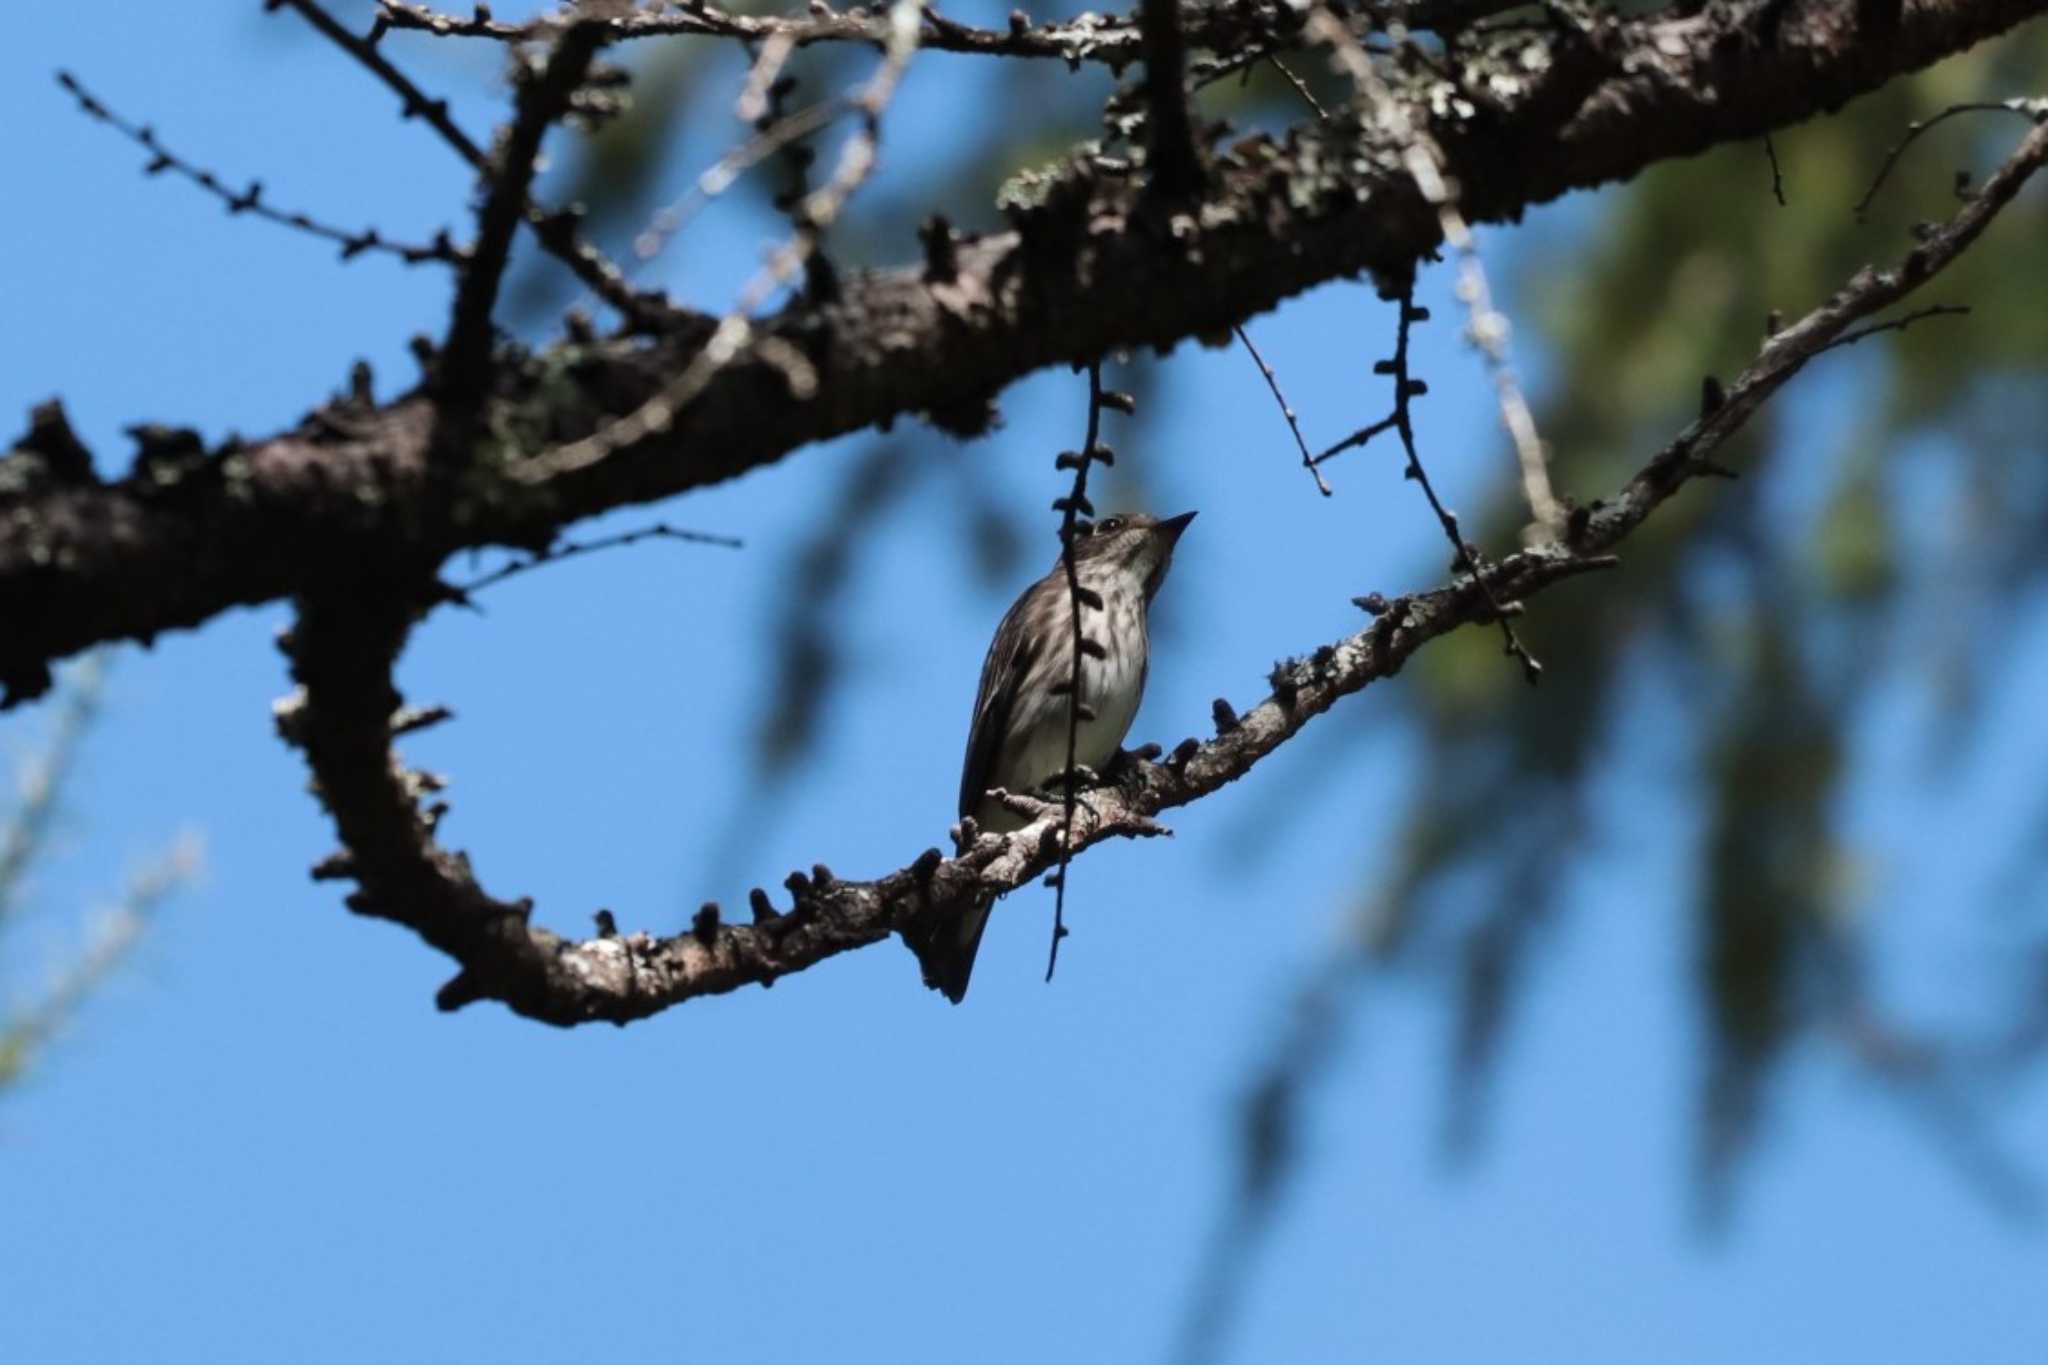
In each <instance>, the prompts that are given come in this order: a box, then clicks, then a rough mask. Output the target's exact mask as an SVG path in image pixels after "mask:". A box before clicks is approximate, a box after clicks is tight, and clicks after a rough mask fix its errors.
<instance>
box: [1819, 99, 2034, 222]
mask: <svg viewBox="0 0 2048 1365" xmlns="http://www.w3.org/2000/svg"><path fill="white" fill-rule="evenodd" d="M1958 114H2018V115H2020V116H2021V117H2023V118H2025V119H2026V120H2027V121H2028V122H2030V123H2035V124H2039V123H2041V122H2043V121H2044V120H2048V98H2043V97H2041V96H2035V97H2034V98H2031V99H2028V98H2022V97H2015V98H2013V99H2009V100H1997V101H1994V102H1990V103H1969V104H1951V105H1950V106H1949V107H1948V108H1946V109H1944V110H1942V111H1941V112H1940V113H1938V114H1936V115H1935V116H1934V117H1933V118H1928V119H1922V120H1920V121H1919V122H1917V123H1909V124H1907V125H1906V135H1905V136H1904V137H1902V138H1900V139H1899V140H1898V141H1897V142H1896V143H1894V144H1892V147H1891V150H1889V151H1887V152H1886V153H1885V154H1884V160H1883V161H1882V162H1881V163H1879V165H1878V168H1877V175H1876V177H1875V178H1874V179H1872V180H1871V182H1870V188H1869V189H1867V190H1865V191H1864V192H1863V197H1862V198H1861V199H1858V200H1857V201H1856V218H1857V221H1859V222H1861V221H1862V220H1863V219H1864V217H1865V216H1866V215H1867V214H1868V213H1869V212H1870V204H1871V201H1872V200H1874V199H1876V198H1877V192H1878V191H1879V190H1880V189H1882V188H1883V187H1884V182H1885V180H1886V179H1887V178H1888V177H1890V175H1891V173H1892V168H1893V167H1894V166H1897V165H1898V164H1899V158H1900V157H1902V156H1904V155H1905V154H1906V149H1907V148H1908V147H1911V146H1912V145H1913V144H1914V143H1915V142H1918V141H1919V140H1920V135H1921V134H1922V133H1925V132H1927V131H1929V130H1930V129H1932V128H1935V127H1937V126H1939V125H1940V124H1943V123H1946V122H1948V121H1949V120H1950V119H1952V118H1954V117H1955V116H1956V115H1958Z"/></svg>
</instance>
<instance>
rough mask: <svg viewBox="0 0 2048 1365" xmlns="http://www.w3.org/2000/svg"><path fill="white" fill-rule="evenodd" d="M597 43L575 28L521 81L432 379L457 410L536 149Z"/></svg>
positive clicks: (474, 365) (478, 362)
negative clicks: (451, 398)
mask: <svg viewBox="0 0 2048 1365" xmlns="http://www.w3.org/2000/svg"><path fill="white" fill-rule="evenodd" d="M601 41H602V40H601V35H600V32H599V30H598V29H597V28H596V27H595V26H594V25H589V24H578V25H574V26H572V27H570V28H569V29H567V30H566V31H564V32H563V34H562V36H561V39H560V40H559V41H558V42H557V43H556V44H555V50H554V52H553V53H552V54H551V55H550V56H549V58H548V63H547V66H546V67H545V68H544V69H543V70H541V71H540V72H538V73H534V72H530V71H523V72H522V73H521V78H520V81H519V95H518V102H517V112H516V113H515V114H514V116H513V120H512V126H511V128H510V130H509V131H508V132H507V133H506V134H505V136H504V137H503V138H502V139H501V140H500V143H499V152H498V156H497V159H496V162H495V164H493V165H492V166H491V168H490V169H489V170H488V171H487V172H485V174H484V184H485V185H486V186H487V190H486V192H485V195H484V202H483V205H482V207H480V208H479V209H478V210H477V215H476V220H477V233H476V245H475V247H474V248H473V249H472V250H471V251H470V256H469V264H468V266H467V267H465V268H464V270H463V272H462V285H461V287H460V288H459V289H457V290H456V292H455V307H454V311H453V315H452V316H451V318H450V319H449V323H448V338H447V341H446V342H445V343H444V344H443V346H442V348H441V355H440V361H439V364H438V365H437V366H436V367H435V372H434V378H435V381H436V385H437V387H438V388H439V389H440V391H441V392H442V393H443V394H446V395H452V396H454V397H455V398H457V399H458V400H459V401H460V402H462V403H464V404H468V405H472V406H473V405H474V404H475V403H477V402H480V401H481V400H482V397H483V394H482V390H483V388H484V381H485V379H486V378H487V376H488V375H489V372H490V363H491V313H492V311H493V310H494V309H495V308H496V307H497V301H498V286H499V285H500V284H501V283H502V282H503V280H504V278H505V267H506V265H507V263H508V262H509V261H510V260H511V255H512V234H513V233H515V232H517V231H518V230H519V224H520V221H521V220H522V219H523V218H524V217H525V216H526V209H527V206H528V202H529V201H528V191H529V190H530V189H531V188H532V186H533V177H534V174H535V171H536V170H537V168H538V166H539V164H540V149H541V142H542V140H543V139H544V138H545V137H546V136H547V131H548V129H549V128H550V127H552V126H553V125H554V123H555V121H556V120H557V119H559V118H560V117H561V116H562V114H563V111H564V110H566V109H567V108H568V106H569V101H570V100H571V99H572V98H574V96H575V94H576V91H577V88H578V87H579V86H581V85H582V84H583V80H584V77H586V76H587V75H588V74H589V73H590V64H591V63H592V62H593V61H595V60H596V58H597V50H598V47H599V45H600V43H601Z"/></svg>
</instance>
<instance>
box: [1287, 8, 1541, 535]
mask: <svg viewBox="0 0 2048 1365" xmlns="http://www.w3.org/2000/svg"><path fill="white" fill-rule="evenodd" d="M1306 31H1307V32H1308V34H1309V36H1310V37H1311V38H1312V39H1313V40H1314V41H1317V42H1320V43H1324V44H1326V45H1328V46H1329V48H1330V49H1331V51H1332V53H1333V54H1334V55H1335V58H1336V62H1337V65H1338V66H1339V67H1340V68H1342V70H1343V71H1344V72H1345V74H1347V75H1348V76H1350V78H1351V83H1352V87H1353V89H1354V90H1355V91H1356V92H1357V95H1358V97H1359V99H1360V101H1361V102H1362V103H1363V104H1364V106H1365V108H1364V110H1363V112H1364V113H1366V114H1368V115H1370V117H1371V121H1372V126H1373V127H1375V128H1377V129H1378V131H1379V132H1380V133H1382V134H1383V135H1384V136H1386V137H1387V138H1388V139H1389V140H1390V141H1391V142H1392V143H1393V144H1394V146H1395V147H1396V148H1397V149H1398V150H1399V152H1400V154H1401V158H1402V163H1403V165H1404V166H1405V167H1406V169H1407V171H1408V174H1409V176H1410V177H1411V178H1412V179H1413V180H1414V181H1415V188H1416V190H1417V191H1418V192H1420V193H1421V195H1422V197H1423V199H1424V200H1425V201H1426V202H1427V203H1429V204H1430V205H1431V206H1432V207H1433V208H1435V210H1436V215H1437V224H1438V227H1439V229H1440V230H1441V231H1442V233H1443V237H1444V240H1445V241H1446V242H1448V243H1450V245H1451V248H1452V249H1453V250H1454V251H1456V252H1457V253H1458V297H1459V299H1460V300H1461V301H1463V303H1464V304H1465V308H1466V311H1467V314H1468V316H1469V319H1470V321H1469V325H1468V329H1467V336H1468V337H1469V338H1470V339H1471V341H1472V343H1473V345H1475V346H1477V347H1478V348H1479V352H1480V354H1481V355H1483V356H1485V358H1486V363H1487V368H1488V369H1489V370H1491V371H1492V373H1493V382H1494V389H1495V391H1496V393H1497V395H1498V397H1499V399H1500V415H1501V422H1502V424H1503V425H1505V426H1506V427H1507V429H1508V436H1509V438H1510V439H1511V440H1512V441H1513V443H1514V447H1515V457H1516V461H1517V463H1518V464H1519V465H1520V466H1521V473H1522V492H1523V496H1524V497H1526V498H1527V500H1528V503H1529V513H1530V515H1531V517H1533V518H1534V522H1535V525H1536V527H1537V528H1538V531H1539V534H1540V535H1541V536H1542V537H1543V538H1546V539H1552V540H1554V539H1556V538H1557V536H1558V534H1559V533H1560V532H1561V530H1562V528H1563V525H1564V510H1563V508H1562V507H1561V506H1560V505H1559V503H1558V501H1557V497H1556V495H1555V494H1554V493H1553V492H1552V491H1551V488H1550V469H1549V465H1548V463H1547V462H1546V460H1545V458H1544V454H1543V441H1542V439H1541V437H1540V436H1539V435H1538V434H1537V431H1536V415H1535V414H1534V413H1533V412H1531V411H1530V409H1529V401H1528V399H1527V398H1525V397H1523V395H1522V387H1521V384H1520V382H1519V381H1518V380H1517V379H1516V378H1515V371H1514V366H1513V365H1512V364H1511V363H1510V361H1509V357H1508V336H1509V332H1510V330H1511V329H1510V327H1509V324H1508V319H1507V315H1506V314H1504V313H1502V312H1501V311H1500V310H1499V309H1497V308H1495V307H1494V306H1493V298H1492V292H1491V290H1490V289H1489V288H1488V287H1487V282H1486V269H1485V266H1484V265H1483V264H1482V263H1481V261H1480V259H1479V245H1478V241H1477V239H1475V238H1474V237H1473V235H1472V228H1471V225H1470V224H1468V223H1467V222H1466V221H1465V215H1464V213H1463V212H1461V211H1460V209H1459V208H1458V192H1457V186H1456V185H1455V183H1453V182H1452V181H1451V180H1449V179H1448V178H1446V176H1445V175H1444V171H1443V167H1444V158H1443V152H1442V150H1441V149H1440V148H1439V147H1438V146H1437V145H1436V140H1435V139H1434V138H1432V137H1431V136H1430V135H1429V133H1428V132H1427V131H1426V130H1424V129H1422V128H1419V127H1417V126H1416V125H1415V123H1414V121H1413V120H1412V119H1410V118H1409V116H1408V110H1407V108H1406V107H1405V106H1404V105H1403V104H1402V103H1401V101H1400V100H1399V99H1398V98H1397V97H1396V96H1395V95H1394V92H1393V91H1392V90H1390V89H1388V87H1387V83H1386V82H1385V81H1384V80H1382V79H1381V78H1380V74H1379V72H1377V71H1375V70H1374V69H1373V65H1372V58H1371V56H1370V55H1369V54H1368V53H1367V51H1366V49H1365V48H1364V47H1363V46H1362V45H1361V44H1360V43H1359V41H1358V39H1357V38H1356V37H1355V36H1354V35H1353V34H1352V32H1351V30H1350V29H1349V28H1347V27H1345V25H1344V23H1343V21H1342V20H1340V19H1338V18H1337V16H1336V15H1334V14H1332V13H1331V12H1330V11H1329V10H1328V9H1325V8H1323V7H1322V6H1320V5H1318V6H1317V7H1316V8H1315V9H1314V10H1312V11H1311V12H1310V14H1309V18H1308V24H1307V30H1306Z"/></svg>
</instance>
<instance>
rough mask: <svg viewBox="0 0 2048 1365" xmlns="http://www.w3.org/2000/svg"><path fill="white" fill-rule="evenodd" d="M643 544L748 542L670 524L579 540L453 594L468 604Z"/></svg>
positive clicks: (730, 545) (734, 545)
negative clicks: (543, 572)
mask: <svg viewBox="0 0 2048 1365" xmlns="http://www.w3.org/2000/svg"><path fill="white" fill-rule="evenodd" d="M643 540H680V541H686V542H688V543H689V544H692V545H718V546H722V547H724V548H725V549H728V550H738V549H742V548H744V542H742V541H741V540H740V539H739V538H738V537H737V536H720V535H713V534H711V533H710V532H708V531H686V530H682V529H681V528H679V527H675V526H670V525H669V524H668V523H667V522H657V523H656V524H655V525H653V526H643V527H641V528H640V529H639V530H637V531H625V532H622V533H621V534H619V535H615V536H600V537H599V538H598V539H596V540H579V541H572V542H570V543H569V544H566V545H556V546H550V547H549V548H547V549H545V550H542V551H540V552H539V553H538V554H535V555H532V556H531V557H529V558H526V559H522V560H519V561H517V562H516V563H512V564H507V565H505V566H504V567H503V568H500V569H494V570H492V571H491V572H490V573H487V574H485V575H484V576H483V577H481V578H477V579H472V580H471V581H470V582H467V583H459V584H455V585H452V586H451V587H450V588H449V591H450V592H451V593H453V594H454V595H455V597H456V599H457V600H458V601H461V602H464V603H465V604H467V601H468V599H469V598H470V597H471V596H472V595H473V594H475V593H479V592H482V591H483V590H484V589H485V588H491V587H496V586H497V585H498V584H500V583H503V582H504V581H505V580H506V579H508V578H517V577H518V576H519V575H520V574H523V573H528V572H531V571H532V570H534V569H539V568H543V567H545V566H547V565H549V564H558V563H560V562H561V561H562V560H565V559H575V558H576V557H577V556H579V555H589V554H596V553H597V552H598V551H600V550H617V549H623V548H624V547H626V546H628V545H638V544H639V543H640V542H641V541H643Z"/></svg>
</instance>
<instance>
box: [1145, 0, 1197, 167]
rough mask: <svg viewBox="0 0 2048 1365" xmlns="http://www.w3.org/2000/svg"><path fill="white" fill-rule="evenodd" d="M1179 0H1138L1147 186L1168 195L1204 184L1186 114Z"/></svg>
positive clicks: (1185, 51)
mask: <svg viewBox="0 0 2048 1365" xmlns="http://www.w3.org/2000/svg"><path fill="white" fill-rule="evenodd" d="M1180 16H1181V11H1180V0H1138V30H1139V35H1140V37H1141V39H1142V40H1143V45H1144V53H1145V87H1144V88H1145V106H1146V112H1145V146H1146V156H1145V170H1146V175H1147V180H1146V184H1147V186H1148V187H1149V188H1150V189H1151V190H1153V191H1154V192H1156V193H1158V194H1161V195H1164V196H1166V197H1167V198H1169V199H1184V198H1186V197H1187V196H1189V195H1191V194H1195V193H1197V192H1198V191H1199V190H1200V189H1201V188H1202V154H1201V151H1200V149H1199V148H1197V147H1196V146H1195V128H1194V123H1193V121H1192V120H1191V119H1190V118H1189V116H1188V48H1187V40H1186V38H1185V37H1184V36H1183V35H1182V33H1181V17H1180Z"/></svg>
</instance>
